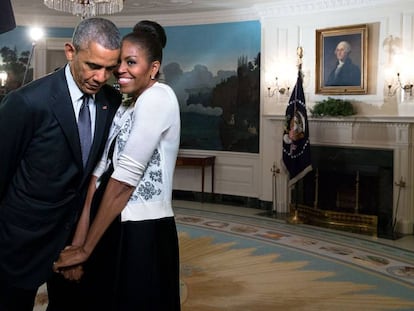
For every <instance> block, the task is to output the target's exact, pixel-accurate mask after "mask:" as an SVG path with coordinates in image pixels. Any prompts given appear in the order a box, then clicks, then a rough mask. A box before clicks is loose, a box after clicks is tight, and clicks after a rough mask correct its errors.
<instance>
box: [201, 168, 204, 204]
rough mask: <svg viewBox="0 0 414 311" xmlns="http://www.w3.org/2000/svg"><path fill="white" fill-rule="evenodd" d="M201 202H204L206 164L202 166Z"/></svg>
mask: <svg viewBox="0 0 414 311" xmlns="http://www.w3.org/2000/svg"><path fill="white" fill-rule="evenodd" d="M201 202H204V165H203V166H202V167H201Z"/></svg>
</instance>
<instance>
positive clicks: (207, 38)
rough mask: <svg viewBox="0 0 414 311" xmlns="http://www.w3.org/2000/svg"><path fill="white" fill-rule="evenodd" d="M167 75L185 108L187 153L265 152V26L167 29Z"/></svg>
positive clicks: (253, 23)
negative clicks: (261, 147) (261, 124)
mask: <svg viewBox="0 0 414 311" xmlns="http://www.w3.org/2000/svg"><path fill="white" fill-rule="evenodd" d="M166 30H167V36H168V41H167V46H166V49H165V53H164V60H163V67H162V73H163V78H164V79H165V82H166V83H168V84H169V85H171V87H172V88H173V89H174V90H175V92H176V94H177V97H178V100H179V102H180V109H181V123H182V133H181V148H182V149H205V150H222V151H235V152H251V153H257V152H258V151H259V111H260V109H259V107H260V23H259V22H257V21H249V22H237V23H225V24H210V25H196V26H180V27H167V28H166Z"/></svg>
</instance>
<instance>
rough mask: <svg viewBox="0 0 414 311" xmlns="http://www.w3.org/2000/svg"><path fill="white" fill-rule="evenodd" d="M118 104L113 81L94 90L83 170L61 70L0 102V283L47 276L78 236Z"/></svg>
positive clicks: (20, 283)
mask: <svg viewBox="0 0 414 311" xmlns="http://www.w3.org/2000/svg"><path fill="white" fill-rule="evenodd" d="M120 102H121V95H120V94H119V92H117V91H116V90H115V89H113V88H112V87H110V86H109V85H105V86H104V87H103V88H102V89H101V90H100V91H99V92H98V93H97V94H96V96H95V103H96V125H95V135H94V140H93V144H92V147H91V152H90V155H89V160H88V163H87V166H86V167H85V169H84V168H83V165H82V156H81V149H80V141H79V134H78V129H77V123H76V118H75V114H74V110H73V105H72V102H71V98H70V94H69V89H68V87H67V83H66V78H65V71H64V68H62V69H60V70H58V71H56V72H54V73H52V74H50V75H47V76H45V77H42V78H40V79H38V80H35V81H33V82H32V83H30V84H28V85H26V86H24V87H22V88H20V89H18V90H16V91H13V92H11V93H9V94H8V95H7V96H6V97H5V98H4V100H3V101H2V102H1V103H0V137H1V139H0V282H7V284H9V285H12V286H16V287H20V288H28V289H30V288H36V287H38V286H39V285H41V284H42V283H43V282H45V281H46V280H47V278H48V277H49V276H50V274H51V273H52V265H53V261H54V260H56V259H57V257H58V255H59V253H60V251H61V250H62V249H63V248H64V246H65V244H66V242H67V240H68V238H69V237H70V235H71V234H72V233H73V230H74V228H75V224H76V221H77V220H78V216H79V215H80V210H81V209H82V207H83V202H84V198H85V195H86V191H87V184H88V182H89V179H90V175H91V173H92V170H93V168H94V166H95V164H96V162H97V161H98V159H99V158H100V156H101V155H102V152H103V148H104V145H105V141H106V138H107V135H108V131H109V128H110V125H111V122H112V118H113V116H114V114H115V112H116V109H117V108H118V106H119V104H120Z"/></svg>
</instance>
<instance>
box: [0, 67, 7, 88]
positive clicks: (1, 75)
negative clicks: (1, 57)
mask: <svg viewBox="0 0 414 311" xmlns="http://www.w3.org/2000/svg"><path fill="white" fill-rule="evenodd" d="M7 76H8V75H7V72H5V71H0V87H5V86H6V82H7Z"/></svg>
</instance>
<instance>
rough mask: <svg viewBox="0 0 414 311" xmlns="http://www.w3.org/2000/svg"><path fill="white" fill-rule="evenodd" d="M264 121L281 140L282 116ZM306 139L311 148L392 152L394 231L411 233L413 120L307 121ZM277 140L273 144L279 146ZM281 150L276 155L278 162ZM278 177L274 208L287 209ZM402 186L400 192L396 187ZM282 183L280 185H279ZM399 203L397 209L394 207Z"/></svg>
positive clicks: (356, 118) (285, 194)
mask: <svg viewBox="0 0 414 311" xmlns="http://www.w3.org/2000/svg"><path fill="white" fill-rule="evenodd" d="M264 120H266V121H269V122H270V123H273V124H274V127H275V130H276V131H278V132H279V131H280V136H278V135H275V136H274V137H275V139H276V140H278V139H280V142H281V136H282V129H283V125H284V121H285V116H284V115H267V116H264ZM308 121H309V138H310V143H311V145H321V146H337V147H350V148H352V147H354V148H372V149H386V150H393V154H394V172H393V179H394V185H395V187H394V193H393V198H394V199H393V214H394V217H396V220H397V231H398V232H400V233H402V234H412V233H413V224H414V190H413V183H414V150H413V148H414V147H413V145H414V118H413V117H399V116H398V117H397V116H352V117H343V118H331V117H323V118H312V117H310V118H309V120H308ZM280 142H279V141H277V142H275V145H276V146H278V145H279V146H280V145H281V143H280ZM280 158H281V151H278V152H277V154H276V159H273V160H274V161H275V162H276V163H279V162H280V160H279V159H280ZM281 175H282V176H281V178H279V184H278V185H279V190H278V192H277V196H276V197H277V202H276V207H277V208H280V207H286V206H288V202H289V201H290V198H289V191H280V189H282V190H283V189H287V186H286V185H284V183H286V182H287V178H286V176H283V175H284V173H283V172H282V173H281ZM401 181H403V183H402V184H404V187H403V188H401V189H400V187H399V185H400V184H401ZM281 183H282V184H281ZM397 204H398V206H397Z"/></svg>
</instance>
